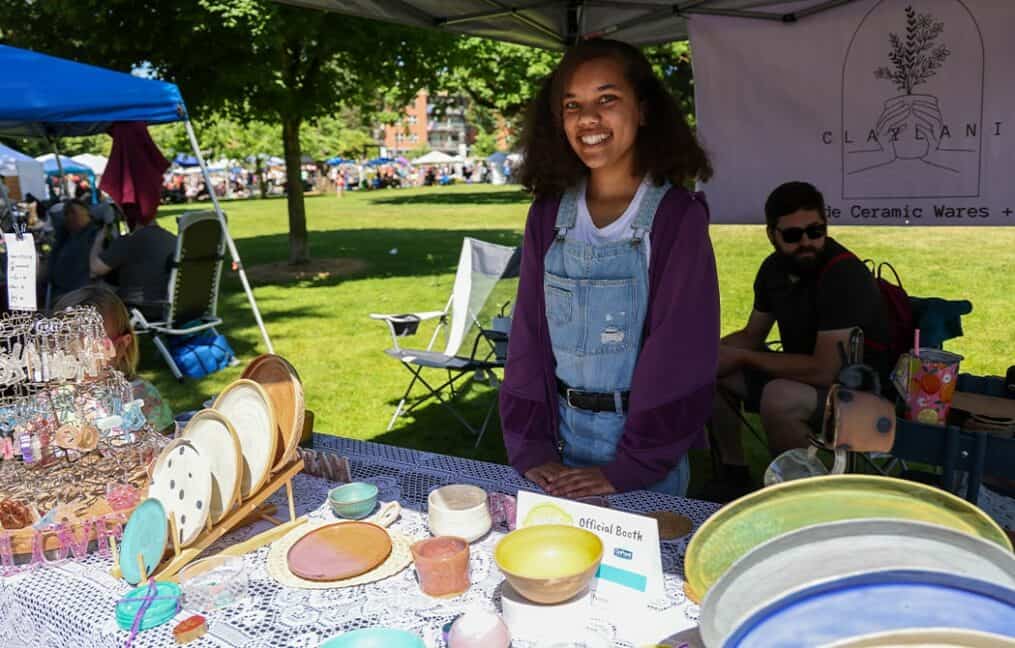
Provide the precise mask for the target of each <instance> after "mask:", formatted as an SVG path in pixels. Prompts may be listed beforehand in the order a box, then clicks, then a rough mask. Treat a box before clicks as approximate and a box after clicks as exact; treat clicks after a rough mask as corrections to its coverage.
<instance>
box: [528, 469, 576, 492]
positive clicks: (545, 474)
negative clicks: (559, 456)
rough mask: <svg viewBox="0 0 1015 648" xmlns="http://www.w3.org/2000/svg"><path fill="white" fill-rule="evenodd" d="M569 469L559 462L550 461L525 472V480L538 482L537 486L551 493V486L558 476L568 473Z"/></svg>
mask: <svg viewBox="0 0 1015 648" xmlns="http://www.w3.org/2000/svg"><path fill="white" fill-rule="evenodd" d="M567 470H568V468H567V466H565V465H564V464H562V463H560V462H559V461H548V462H546V463H545V464H543V465H541V466H536V467H535V468H530V469H529V470H527V471H526V472H525V478H526V479H528V480H529V481H533V482H536V484H537V485H538V486H539V487H540V488H542V489H543V490H544V491H547V492H549V490H550V484H552V483H553V481H554V480H555V479H557V476H558V475H560V474H561V473H563V472H565V471H567Z"/></svg>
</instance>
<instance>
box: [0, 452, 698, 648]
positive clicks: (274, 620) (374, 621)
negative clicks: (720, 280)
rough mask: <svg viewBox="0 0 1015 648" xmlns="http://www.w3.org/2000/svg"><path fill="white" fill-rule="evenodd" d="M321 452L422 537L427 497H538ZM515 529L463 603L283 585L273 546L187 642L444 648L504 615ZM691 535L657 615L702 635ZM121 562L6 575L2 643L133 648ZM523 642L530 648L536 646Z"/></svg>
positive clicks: (321, 498) (307, 493)
mask: <svg viewBox="0 0 1015 648" xmlns="http://www.w3.org/2000/svg"><path fill="white" fill-rule="evenodd" d="M314 447H315V449H318V450H325V451H333V452H336V453H338V454H341V455H344V456H346V457H348V458H349V460H350V464H351V468H352V476H353V479H356V480H361V481H368V482H372V483H374V484H376V485H377V486H378V487H379V488H380V499H381V501H391V500H398V501H399V502H401V504H402V506H403V512H402V516H401V518H400V519H399V520H398V521H397V522H395V523H394V524H393V525H392V528H394V529H398V530H400V531H402V532H403V533H405V534H407V535H409V536H412V537H415V538H424V537H427V536H428V535H429V533H428V531H427V523H426V499H427V495H428V494H429V493H430V491H431V490H433V489H434V488H437V487H439V486H443V485H446V484H451V483H471V484H475V485H477V486H480V487H482V488H484V489H486V490H487V491H488V492H498V491H499V492H504V493H509V494H512V495H513V494H515V493H516V492H517V491H518V489H531V490H536V489H535V486H534V485H533V484H532V483H531V482H529V481H527V480H525V479H524V478H522V477H520V476H519V475H518V474H517V473H515V472H514V470H512V469H511V468H510V467H508V466H502V465H497V464H491V463H486V462H481V461H473V460H469V459H462V458H458V457H449V456H445V455H440V454H433V453H428V452H420V451H417V450H409V449H405V448H397V447H394V446H387V445H381V444H377V443H367V442H362V441H354V440H351V439H344V438H339V437H331V436H326V435H315V438H314ZM332 486H333V485H332V484H331V483H329V482H327V481H325V480H323V479H318V478H315V477H311V476H309V475H305V474H301V475H298V476H297V478H296V480H295V481H294V490H295V497H296V508H297V510H298V513H300V514H307V515H309V516H310V517H311V518H312V519H319V520H331V519H334V518H333V514H332V513H331V511H330V509H328V506H327V504H326V503H325V498H326V495H327V491H328V489H329V488H331V487H332ZM609 500H610V505H611V506H612V507H613V508H616V509H620V510H626V511H634V512H647V511H656V510H671V511H676V512H679V513H681V514H683V515H686V516H687V517H689V518H690V519H691V520H692V521H693V522H694V526H695V529H697V527H698V526H699V525H700V524H701V523H702V522H704V520H705V519H706V518H707V517H708V516H709V515H711V514H712V513H713V512H715V510H716V509H717V508H718V505H716V504H711V503H707V502H700V501H695V500H689V499H683V498H676V497H670V496H667V495H662V494H659V493H653V492H649V491H636V492H632V493H625V494H622V495H614V496H611V497H610V498H609ZM272 501H273V502H274V503H275V504H276V505H278V508H279V510H285V508H286V504H285V499H284V490H283V491H280V492H279V493H276V494H275V495H274V496H273V498H272ZM264 528H265V526H263V523H262V524H261V525H252V526H249V527H245V528H242V529H238V530H237V531H235V532H233V533H231V534H229V535H227V536H226V537H225V538H224V539H223V540H222V541H220V542H219V543H218V544H217V545H216V546H214V547H212V548H211V549H210V550H209V551H208V552H207V554H206V555H210V554H211V553H213V552H215V551H217V550H219V549H222V548H225V546H228V545H231V544H234V543H236V542H239V541H242V540H244V539H246V538H248V537H250V536H252V535H254V534H255V533H257V532H259V531H261V530H263V529H264ZM505 532H506V529H503V528H500V529H498V528H495V529H494V530H493V531H492V532H491V533H490V534H488V535H487V537H485V538H483V539H481V540H480V541H478V542H477V543H476V544H474V545H473V546H472V558H471V578H472V587H471V588H470V589H469V591H468V592H466V593H465V594H463V595H461V596H458V597H456V598H452V599H435V598H430V597H428V596H426V595H425V594H423V593H422V592H421V591H420V589H419V587H418V585H417V584H416V576H415V570H414V569H413V568H412V567H411V566H410V567H409V568H407V569H405V570H404V571H402V572H400V573H399V574H397V575H395V576H393V577H391V578H389V579H387V580H383V581H379V582H376V583H372V584H369V585H362V586H356V587H350V588H344V589H331V590H300V589H293V588H289V587H284V586H282V585H279V584H278V583H276V582H275V581H274V580H272V578H271V577H270V576H269V575H268V572H267V570H266V566H265V565H266V560H267V555H268V548H267V547H264V548H262V549H259V550H257V551H255V552H252V553H250V554H247V555H246V556H245V557H244V561H245V564H246V567H247V570H248V573H249V575H250V588H249V595H248V597H247V598H246V599H245V600H244V601H243V602H240V603H237V604H235V605H232V606H230V607H227V608H224V609H221V610H216V611H214V612H211V613H209V614H206V615H205V616H206V617H207V618H208V626H209V629H208V633H207V634H206V635H205V636H204V637H203V638H201V639H200V640H198V641H195V642H192V643H191V644H188V645H189V646H194V648H202V647H205V646H243V647H247V648H268V647H282V646H285V647H289V646H303V647H306V648H315V647H316V646H317V645H318V644H319V643H320V642H321V641H323V640H324V639H326V638H328V637H331V636H334V635H336V634H340V633H342V632H345V631H349V630H354V629H357V628H365V627H371V626H391V627H396V628H403V629H406V630H409V631H412V632H414V633H417V634H418V635H419V636H421V637H423V639H424V641H425V642H426V643H427V645H428V646H437V647H439V646H442V645H443V644H442V642H441V639H440V637H441V627H442V626H443V625H444V624H445V623H447V622H449V621H451V620H452V619H454V617H455V616H457V615H458V614H460V613H462V612H463V611H465V610H467V609H474V608H476V607H483V608H487V609H497V606H498V605H499V598H500V588H501V584H502V582H503V580H504V578H503V575H502V574H501V573H500V570H498V569H497V566H496V565H495V564H494V562H493V557H492V554H493V548H494V546H495V545H496V543H497V541H498V540H499V539H500V538H501V537H502V536H503V535H504V533H505ZM689 539H690V535H688V536H686V537H684V538H682V539H680V540H676V541H673V542H663V543H662V558H663V570H664V572H665V580H666V597H665V599H660V600H658V601H653V602H652V604H651V606H650V607H651V608H652V609H653V610H656V611H657V612H658V614H657V615H656V617H657V618H658V621H659V622H660V623H661V624H663V625H664V626H665V629H666V631H667V632H668V633H669V634H676V633H677V632H679V631H681V630H684V629H686V628H689V627H693V626H694V625H695V624H696V622H697V618H698V607H697V606H696V605H694V604H692V603H691V602H690V601H688V600H687V599H686V598H685V596H684V594H683V590H682V586H683V579H682V576H683V557H684V551H685V549H686V547H687V542H688V541H689ZM110 566H111V560H110V558H109V557H108V556H101V555H98V554H93V555H90V556H88V557H87V558H85V559H83V560H79V561H65V562H63V563H60V564H54V565H49V566H45V567H39V568H36V569H34V570H31V571H28V572H25V573H22V574H17V575H14V576H10V577H7V578H0V646H5V647H8V648H14V647H18V646H32V647H35V646H46V647H47V648H57V647H61V646H67V647H73V648H90V647H93V646H94V647H98V646H102V647H109V646H122V645H123V644H124V642H125V640H126V638H127V634H128V633H126V632H124V631H121V630H120V629H119V628H118V627H117V625H116V621H115V619H114V607H115V604H116V601H117V599H119V598H120V597H122V596H123V595H124V594H125V593H126V592H127V591H128V590H129V589H130V588H129V587H128V586H127V585H126V583H124V582H123V581H120V580H117V579H114V578H113V577H112V576H110V575H109V568H110ZM190 614H192V612H191V611H189V610H187V609H186V608H185V609H184V610H183V611H182V612H181V613H180V614H179V615H178V616H177V617H176V619H175V620H174V621H172V622H170V623H168V624H165V625H163V626H160V627H158V628H155V629H152V630H147V631H145V632H142V633H141V634H139V635H138V637H137V639H136V640H135V641H134V645H135V646H138V647H143V646H171V645H174V642H173V638H172V634H171V633H172V628H173V626H174V625H175V624H176V623H178V622H179V621H180V620H182V619H184V618H186V617H188V616H190ZM590 630H591V631H592V632H594V633H595V634H596V635H598V636H600V637H602V638H604V639H605V640H606V643H607V645H613V646H630V647H633V646H635V645H636V644H635V643H634V641H639V642H640V641H641V640H637V639H632V638H630V637H628V636H623V635H624V631H623V630H621V629H619V628H618V627H617V626H616V625H614V624H613V623H611V622H610V621H608V620H606V619H598V618H596V619H592V620H591V621H590ZM664 636H667V635H664ZM515 645H516V646H520V647H522V648H523V647H524V646H526V645H528V644H520V643H518V642H516V643H515Z"/></svg>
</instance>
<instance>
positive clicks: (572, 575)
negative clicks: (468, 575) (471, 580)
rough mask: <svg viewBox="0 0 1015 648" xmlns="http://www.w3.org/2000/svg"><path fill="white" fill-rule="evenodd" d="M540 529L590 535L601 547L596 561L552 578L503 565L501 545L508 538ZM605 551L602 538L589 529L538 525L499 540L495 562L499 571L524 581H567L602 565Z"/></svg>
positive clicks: (494, 556) (520, 529) (558, 525)
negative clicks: (549, 528) (525, 572)
mask: <svg viewBox="0 0 1015 648" xmlns="http://www.w3.org/2000/svg"><path fill="white" fill-rule="evenodd" d="M539 527H563V528H565V529H574V530H575V531H579V532H581V533H579V535H581V534H582V533H587V534H589V535H590V536H592V537H593V538H595V540H596V542H597V543H598V545H599V546H598V549H597V551H596V556H595V559H594V560H590V561H589V563H588V564H587V565H586V566H585V567H583V568H582V569H580V570H578V571H576V572H572V573H570V574H564V575H562V576H552V577H551V576H529V575H527V574H520V573H518V572H517V571H514V570H511V569H507V568H505V567H504V565H503V564H501V559H500V548H501V545H503V544H504V541H505V540H507V539H508V538H510V537H511V536H512V535H514V534H516V533H518V532H519V531H526V530H528V529H537V528H539ZM603 551H604V545H603V540H602V538H600V537H599V536H597V535H596V534H595V533H592V532H591V531H589V530H588V529H582V528H581V527H576V526H571V525H568V524H537V525H535V526H528V527H519V528H517V529H515V530H514V531H512V532H510V533H508V534H506V535H505V536H504V537H503V538H501V539H500V540H498V541H497V545H496V546H495V547H494V548H493V561H494V563H495V564H496V565H497V568H498V569H500V570H501V571H502V572H504V573H505V574H506V575H508V576H512V577H514V578H523V579H526V580H536V581H548V580H563V579H567V578H576V577H578V576H581V575H583V574H585V573H586V572H588V571H590V570H592V569H594V568H595V567H596V566H597V565H599V564H600V563H602V561H603Z"/></svg>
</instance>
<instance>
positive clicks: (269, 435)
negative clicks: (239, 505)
mask: <svg viewBox="0 0 1015 648" xmlns="http://www.w3.org/2000/svg"><path fill="white" fill-rule="evenodd" d="M215 409H216V410H218V411H219V412H221V413H222V415H223V416H225V417H226V418H227V419H229V422H230V423H232V424H233V429H234V430H236V434H237V436H239V438H240V450H241V452H242V453H243V477H242V482H241V484H240V492H241V493H242V495H243V498H244V499H246V498H248V497H250V495H251V494H253V493H255V492H257V490H258V489H259V488H260V487H261V486H262V485H263V484H264V481H265V480H266V479H267V478H268V471H269V469H270V468H271V466H272V462H273V461H274V460H275V447H276V445H277V444H278V432H277V431H276V429H275V413H274V409H273V407H272V405H271V400H270V399H269V398H268V394H266V393H265V391H264V389H263V388H262V387H261V386H260V385H258V384H257V383H256V382H254V381H253V380H245V379H240V380H237V381H236V382H234V383H232V384H231V385H229V386H228V387H226V388H225V390H224V391H223V392H222V393H221V394H219V397H218V398H217V399H215Z"/></svg>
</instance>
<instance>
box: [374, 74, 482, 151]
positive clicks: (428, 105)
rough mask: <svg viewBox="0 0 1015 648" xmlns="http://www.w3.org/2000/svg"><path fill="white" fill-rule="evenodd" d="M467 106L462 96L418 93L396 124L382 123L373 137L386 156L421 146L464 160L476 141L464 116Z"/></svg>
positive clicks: (473, 128) (424, 91)
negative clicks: (424, 145) (382, 147)
mask: <svg viewBox="0 0 1015 648" xmlns="http://www.w3.org/2000/svg"><path fill="white" fill-rule="evenodd" d="M467 106H468V100H467V99H466V98H465V97H457V96H447V95H445V94H438V95H434V96H431V95H430V93H429V92H427V91H426V90H420V91H419V92H418V93H417V94H416V98H415V100H413V102H412V103H411V104H409V105H408V106H406V107H405V108H404V110H403V117H402V119H401V120H400V121H399V122H398V123H395V124H385V125H384V126H381V127H379V128H377V129H376V130H375V132H374V134H375V136H376V137H377V139H378V141H379V142H380V144H381V145H382V146H384V148H385V149H386V151H387V155H388V156H389V157H397V156H399V155H405V154H406V153H408V152H409V151H412V150H414V149H418V148H419V147H420V146H422V145H423V144H424V143H425V144H428V145H429V146H430V148H431V149H433V150H434V151H441V152H442V153H447V154H448V155H462V156H463V157H464V156H466V155H468V152H469V147H470V146H471V145H472V144H473V142H475V141H476V129H475V127H474V126H472V125H470V124H469V123H468V120H467V119H466V117H465V109H466V107H467Z"/></svg>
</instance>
